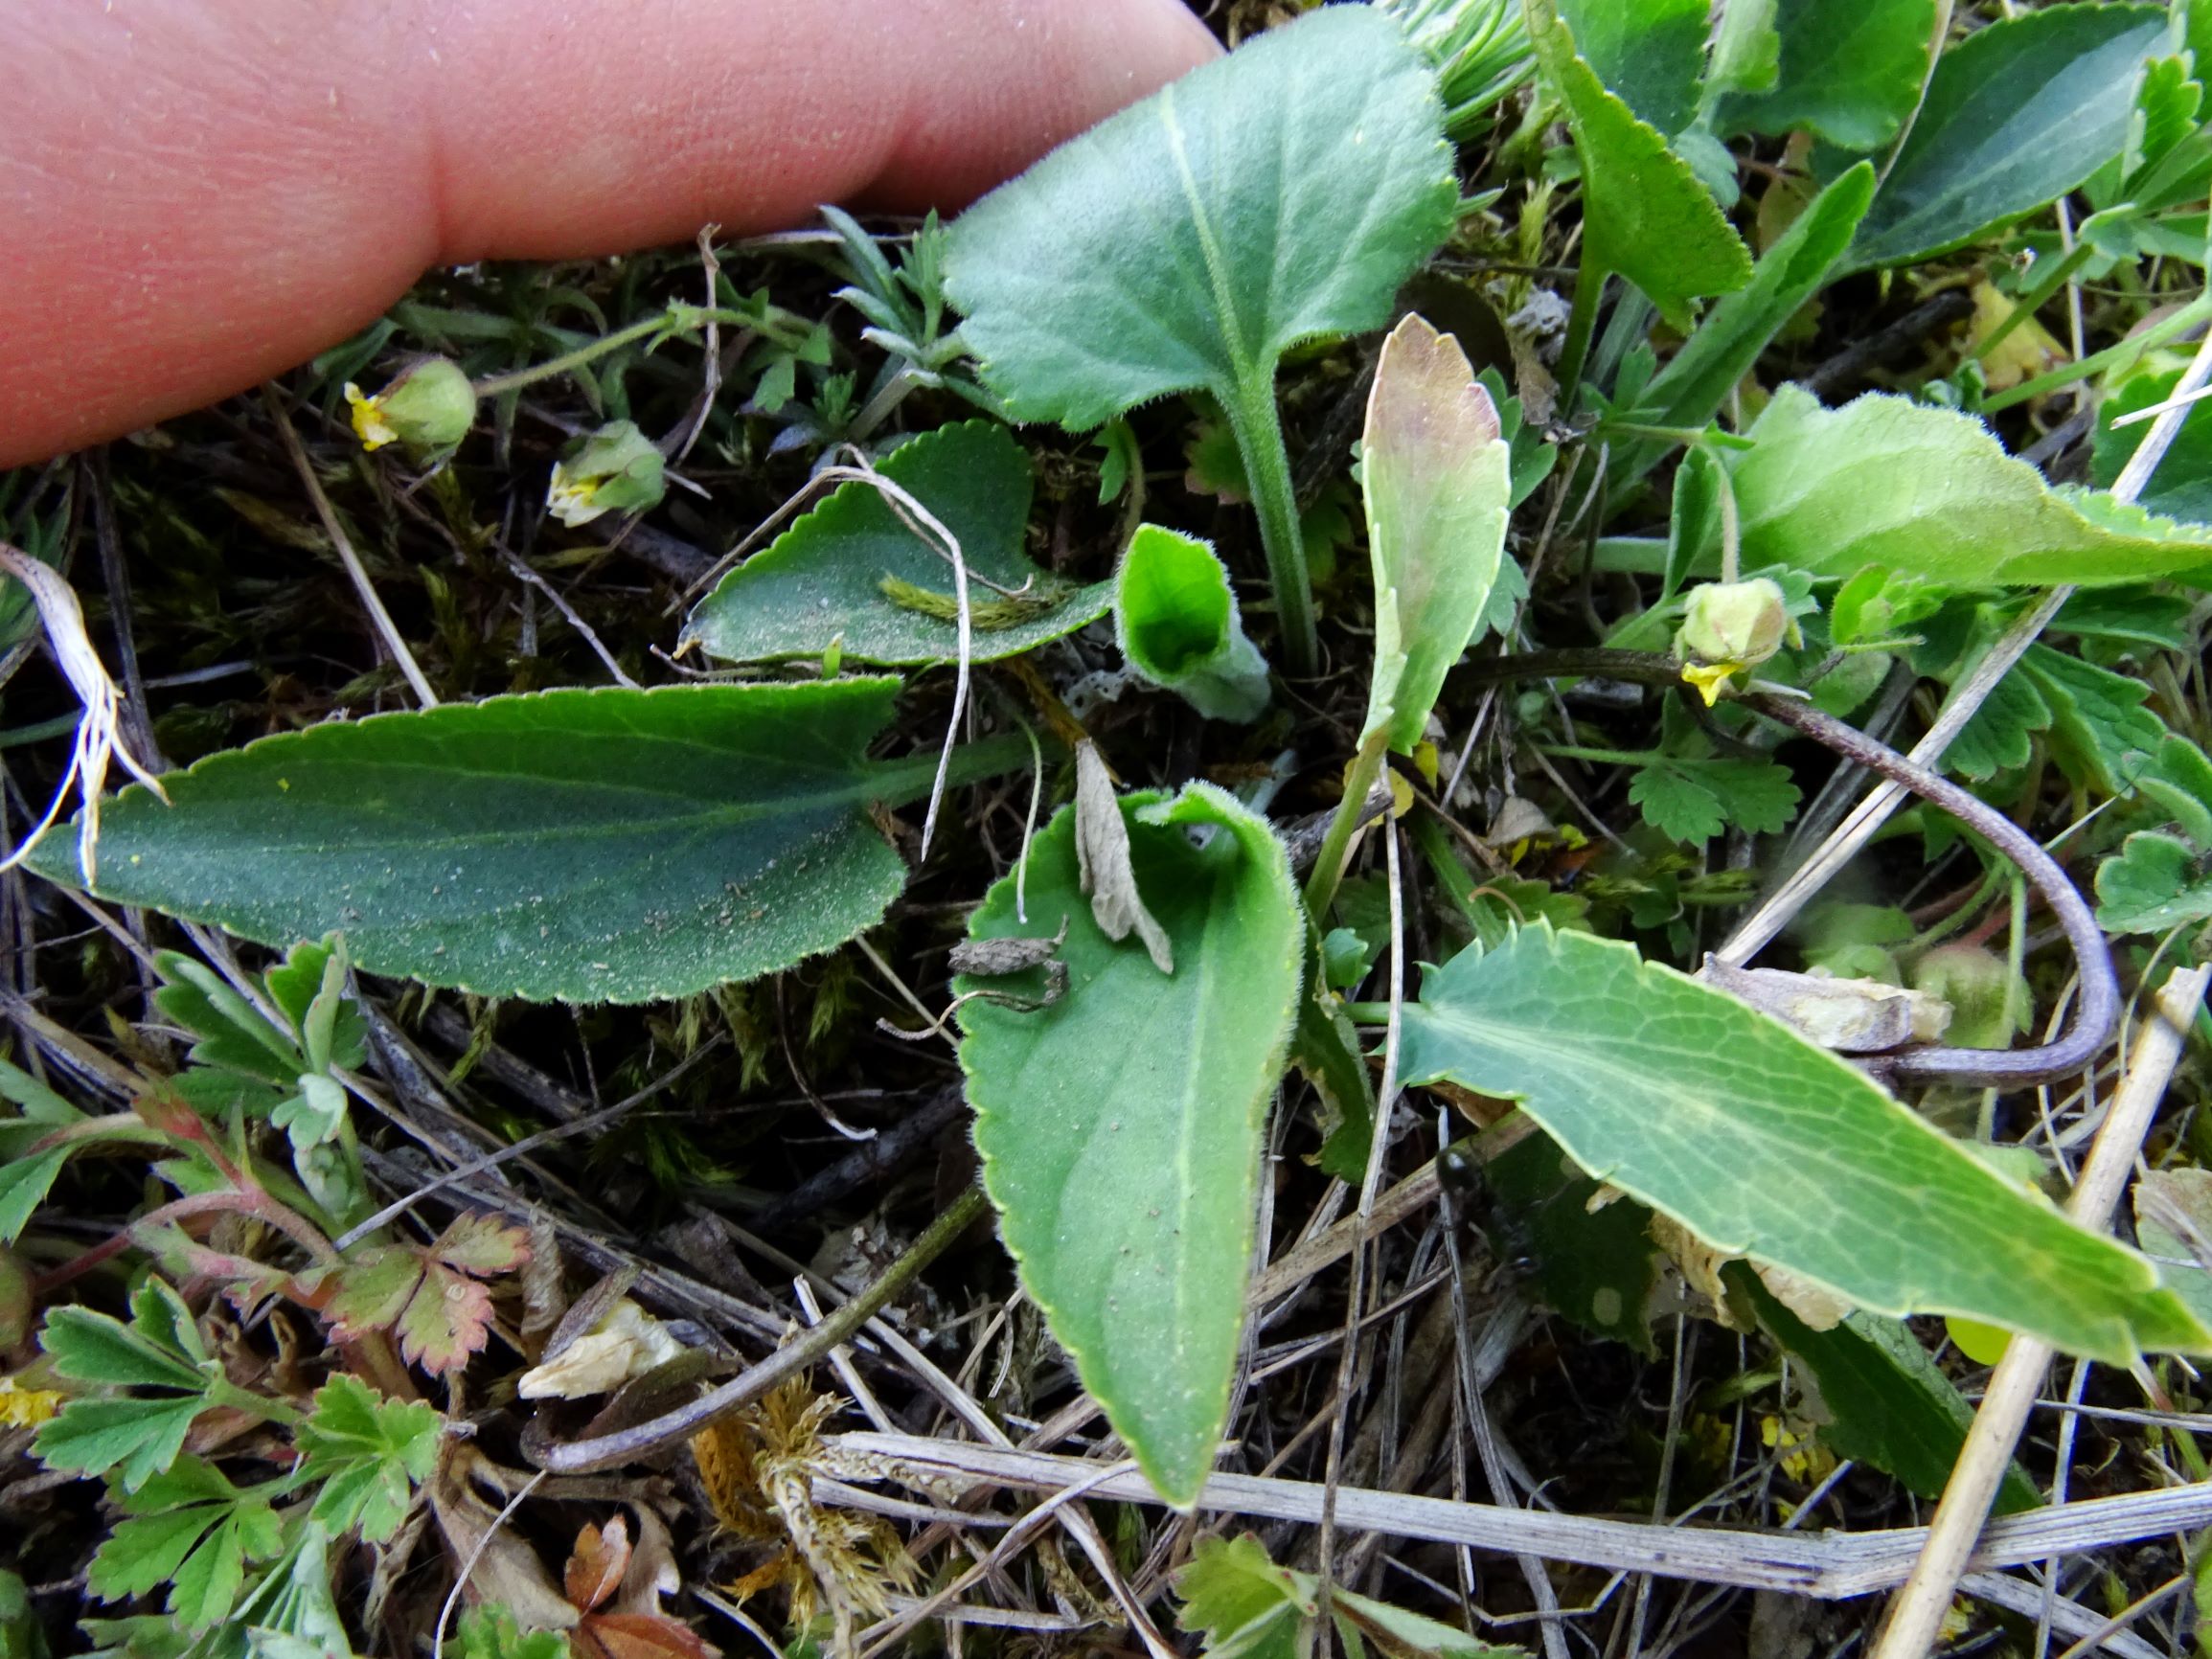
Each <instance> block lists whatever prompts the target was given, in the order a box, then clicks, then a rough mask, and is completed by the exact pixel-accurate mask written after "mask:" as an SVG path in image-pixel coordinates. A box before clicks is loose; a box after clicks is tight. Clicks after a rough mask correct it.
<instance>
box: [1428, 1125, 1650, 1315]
mask: <svg viewBox="0 0 2212 1659" xmlns="http://www.w3.org/2000/svg"><path fill="white" fill-rule="evenodd" d="M1602 1193H1603V1189H1602V1188H1601V1187H1600V1186H1599V1185H1598V1183H1597V1182H1595V1181H1593V1180H1591V1179H1590V1178H1589V1176H1587V1175H1585V1174H1584V1173H1583V1171H1582V1170H1581V1169H1580V1168H1578V1167H1577V1166H1576V1164H1575V1163H1574V1161H1573V1160H1572V1159H1571V1158H1568V1157H1567V1156H1566V1155H1565V1154H1563V1153H1562V1152H1561V1150H1560V1149H1559V1147H1558V1145H1557V1143H1555V1142H1554V1141H1553V1140H1552V1138H1551V1137H1550V1136H1549V1135H1544V1134H1535V1135H1530V1136H1529V1137H1528V1138H1527V1139H1525V1140H1523V1141H1522V1142H1521V1143H1520V1145H1518V1146H1516V1147H1509V1148H1506V1150H1505V1151H1503V1152H1501V1153H1500V1154H1499V1155H1498V1156H1496V1157H1495V1158H1493V1159H1492V1160H1491V1161H1490V1162H1489V1163H1488V1164H1487V1165H1484V1166H1482V1167H1481V1182H1480V1185H1479V1190H1478V1191H1477V1192H1476V1193H1472V1194H1471V1195H1470V1200H1469V1208H1470V1210H1471V1212H1472V1216H1473V1219H1474V1221H1475V1223H1476V1225H1478V1226H1479V1227H1480V1228H1481V1229H1482V1231H1483V1235H1484V1237H1485V1238H1486V1239H1488V1241H1489V1243H1490V1248H1491V1252H1492V1254H1493V1255H1494V1256H1495V1257H1496V1258H1497V1259H1498V1260H1499V1261H1502V1262H1504V1263H1506V1264H1507V1266H1508V1267H1509V1268H1511V1269H1513V1270H1514V1271H1516V1272H1521V1273H1526V1274H1527V1275H1528V1276H1529V1280H1530V1283H1532V1284H1534V1285H1535V1287H1536V1290H1537V1294H1538V1295H1539V1297H1540V1298H1541V1300H1542V1301H1543V1304H1544V1306H1545V1307H1549V1308H1551V1309H1552V1310H1553V1311H1554V1312H1556V1313H1558V1314H1560V1315H1561V1316H1562V1318H1565V1319H1570V1320H1572V1321H1573V1322H1574V1323H1575V1324H1577V1325H1579V1326H1581V1327H1582V1328H1583V1329H1585V1330H1587V1331H1590V1332H1592V1333H1594V1334H1596V1335H1598V1336H1606V1337H1610V1338H1611V1339H1612V1340H1613V1341H1615V1342H1625V1343H1627V1344H1628V1345H1629V1346H1630V1348H1632V1349H1634V1350H1635V1351H1636V1352H1638V1353H1641V1354H1644V1355H1645V1356H1646V1357H1651V1356H1653V1355H1655V1354H1656V1353H1657V1352H1658V1346H1657V1344H1655V1343H1654V1342H1653V1340H1652V1292H1653V1288H1654V1287H1655V1286H1656V1284H1657V1283H1658V1278H1659V1247H1658V1245H1657V1244H1656V1243H1655V1242H1653V1239H1652V1235H1651V1221H1652V1213H1651V1212H1650V1211H1649V1210H1647V1209H1645V1208H1644V1207H1643V1206H1642V1205H1641V1204H1638V1203H1634V1202H1632V1201H1630V1200H1629V1199H1626V1198H1619V1197H1616V1198H1614V1199H1613V1200H1612V1201H1611V1202H1609V1203H1601V1202H1599V1199H1600V1197H1601V1195H1602ZM1593 1205H1594V1206H1595V1208H1593V1207H1592V1206H1593Z"/></svg>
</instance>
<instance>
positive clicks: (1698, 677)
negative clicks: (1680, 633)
mask: <svg viewBox="0 0 2212 1659" xmlns="http://www.w3.org/2000/svg"><path fill="white" fill-rule="evenodd" d="M1745 666H1746V665H1745V664H1743V663H1684V664H1683V665H1682V678H1684V679H1685V680H1688V681H1689V682H1690V684H1692V685H1693V686H1696V687H1697V688H1698V694H1699V696H1701V697H1703V698H1704V699H1705V707H1707V708H1708V709H1709V708H1711V707H1712V706H1713V705H1714V704H1715V703H1717V702H1719V701H1720V700H1721V688H1722V687H1723V686H1725V685H1726V684H1727V683H1728V678H1729V676H1730V675H1731V674H1734V673H1736V672H1738V671H1739V670H1742V669H1744V668H1745Z"/></svg>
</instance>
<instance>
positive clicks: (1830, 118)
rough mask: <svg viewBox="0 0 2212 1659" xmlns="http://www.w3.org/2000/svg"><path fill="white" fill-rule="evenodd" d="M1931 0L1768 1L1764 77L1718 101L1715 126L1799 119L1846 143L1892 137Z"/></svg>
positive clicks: (1919, 67)
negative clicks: (1771, 54) (1773, 43)
mask: <svg viewBox="0 0 2212 1659" xmlns="http://www.w3.org/2000/svg"><path fill="white" fill-rule="evenodd" d="M1935 4H1936V0H1778V4H1777V5H1776V7H1775V10H1774V27H1775V32H1776V33H1777V34H1779V35H1780V36H1781V54H1780V61H1779V63H1778V66H1777V70H1776V74H1775V79H1774V84H1773V86H1772V87H1771V88H1769V89H1768V90H1767V91H1765V92H1756V93H1736V94H1731V95H1730V96H1729V97H1727V98H1724V99H1723V100H1722V102H1721V105H1720V108H1719V111H1718V118H1717V121H1716V125H1718V127H1719V128H1720V130H1722V131H1723V132H1763V133H1767V134H1768V135H1770V136H1773V137H1781V136H1782V135H1783V134H1785V133H1788V132H1790V131H1792V130H1794V129H1795V128H1797V127H1801V126H1802V127H1806V128H1809V129H1810V130H1812V131H1813V132H1815V133H1817V134H1819V135H1820V136H1821V137H1822V138H1825V139H1827V140H1828V141H1829V142H1830V143H1831V144H1835V145H1840V146H1841V147H1842V148H1845V149H1849V150H1867V149H1874V148H1877V147H1879V146H1881V145H1884V144H1887V143H1888V142H1889V141H1890V140H1891V139H1892V138H1894V137H1895V136H1896V135H1897V128H1898V124H1899V123H1900V122H1902V121H1904V118H1905V117H1906V116H1907V115H1910V114H1911V113H1912V106H1913V105H1914V104H1916V103H1918V102H1920V84H1921V81H1922V80H1924V79H1925V78H1926V76H1927V42H1928V36H1929V34H1931V33H1933V31H1934V29H1935Z"/></svg>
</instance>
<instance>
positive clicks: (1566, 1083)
mask: <svg viewBox="0 0 2212 1659" xmlns="http://www.w3.org/2000/svg"><path fill="white" fill-rule="evenodd" d="M1403 1045H1404V1046H1403V1049H1402V1056H1401V1064H1402V1069H1403V1074H1404V1076H1405V1079H1406V1080H1407V1081H1408V1082H1428V1081H1434V1080H1436V1079H1449V1080H1451V1081H1453V1082H1455V1083H1458V1084H1460V1085H1461V1086H1462V1087H1465V1088H1471V1089H1474V1090H1477V1091H1479V1092H1481V1093H1483V1094H1489V1095H1497V1096H1501V1097H1504V1098H1508V1099H1513V1100H1517V1101H1518V1102H1520V1103H1521V1109H1522V1110H1523V1111H1526V1112H1527V1113H1528V1114H1529V1115H1530V1116H1531V1117H1533V1118H1535V1119H1536V1121H1537V1122H1538V1123H1539V1125H1542V1127H1543V1128H1544V1130H1545V1131H1546V1132H1547V1133H1549V1134H1550V1135H1551V1136H1552V1138H1553V1139H1554V1140H1556V1141H1558V1142H1559V1144H1560V1145H1561V1146H1562V1148H1565V1149H1566V1151H1567V1152H1568V1153H1569V1154H1570V1155H1572V1156H1573V1158H1574V1159H1575V1161H1576V1162H1577V1163H1579V1164H1581V1165H1582V1166H1583V1168H1584V1169H1585V1170H1588V1171H1589V1172H1590V1173H1591V1174H1592V1175H1594V1176H1596V1177H1598V1178H1599V1179H1600V1180H1605V1181H1609V1182H1611V1183H1612V1184H1613V1185H1614V1186H1616V1187H1619V1188H1620V1189H1622V1190H1623V1191H1624V1192H1626V1193H1629V1194H1630V1196H1632V1197H1635V1198H1638V1199H1640V1200H1642V1201H1643V1202H1644V1203H1647V1204H1649V1205H1651V1206H1652V1207H1653V1209H1654V1210H1658V1211H1660V1212H1662V1213H1663V1214H1665V1215H1667V1216H1672V1217H1673V1218H1674V1219H1676V1221H1678V1222H1680V1223H1681V1224H1682V1225H1683V1226H1684V1227H1687V1228H1688V1229H1690V1231H1692V1232H1693V1233H1695V1234H1697V1235H1698V1237H1699V1238H1700V1239H1703V1240H1704V1241H1705V1242H1706V1243H1707V1244H1709V1245H1711V1246H1713V1247H1714V1248H1716V1249H1719V1250H1722V1251H1725V1252H1727V1253H1730V1254H1734V1255H1744V1256H1749V1257H1751V1258H1752V1259H1753V1260H1755V1261H1762V1262H1766V1263H1769V1264H1771V1265H1774V1266H1778V1267H1783V1268H1787V1269H1788V1270H1789V1271H1790V1272H1791V1273H1795V1274H1798V1275H1800V1276H1802V1277H1804V1278H1806V1279H1810V1280H1812V1281H1813V1282H1815V1283H1816V1284H1820V1285H1823V1286H1825V1287H1827V1288H1829V1289H1831V1290H1833V1291H1835V1292H1836V1294H1838V1295H1841V1296H1843V1297H1846V1298H1848V1299H1849V1300H1851V1301H1853V1302H1855V1303H1857V1304H1858V1305H1859V1306H1860V1307H1866V1308H1869V1309H1871V1310H1873V1311H1876V1312H1881V1313H1891V1314H1904V1313H1913V1312H1938V1313H1954V1314H1961V1315H1964V1316H1965V1317H1967V1318H1970V1319H1976V1320H1980V1321H1982V1322H1984V1323H1986V1324H1991V1325H1997V1326H2002V1327H2004V1328H2006V1329H2013V1330H2020V1331H2025V1332H2028V1333H2029V1334H2032V1335H2035V1336H2040V1337H2041V1338H2042V1339H2044V1340H2045V1341H2047V1342H2050V1343H2052V1344H2053V1345H2054V1346H2057V1347H2059V1348H2063V1349H2065V1350H2067V1351H2068V1352H2075V1353H2085V1354H2088V1355H2090V1356H2092V1357H2095V1358H2099V1359H2104V1360H2106V1361H2108V1362H2109V1363H2113V1364H2127V1363H2130V1362H2132V1360H2133V1359H2134V1358H2135V1357H2136V1355H2137V1354H2138V1353H2139V1352H2142V1351H2144V1350H2177V1351H2185V1352H2205V1351H2207V1350H2212V1330H2207V1329H2204V1328H2203V1327H2202V1326H2201V1325H2200V1324H2199V1323H2198V1322H2197V1320H2196V1318H2195V1316H2194V1315H2192V1314H2191V1313H2190V1312H2189V1311H2188V1309H2187V1308H2186V1307H2183V1306H2182V1305H2181V1304H2180V1303H2179V1302H2178V1300H2177V1299H2176V1298H2175V1297H2174V1295H2173V1293H2172V1292H2171V1291H2168V1290H2164V1289H2161V1288H2159V1284H2158V1275H2157V1270H2156V1269H2155V1267H2154V1266H2153V1265H2152V1264H2151V1263H2150V1262H2149V1261H2145V1260H2144V1259H2143V1258H2142V1257H2141V1256H2139V1255H2137V1254H2136V1253H2135V1252H2133V1251H2132V1250H2130V1249H2128V1248H2127V1247H2126V1246H2125V1245H2122V1244H2120V1243H2118V1242H2116V1241H2115V1240H2113V1239H2109V1238H2105V1237H2101V1236H2099V1235H2097V1234H2093V1233H2090V1232H2088V1231H2087V1230H2086V1229H2083V1228H2081V1227H2077V1226H2075V1225H2074V1224H2073V1223H2072V1222H2071V1221H2068V1220H2067V1219H2066V1218H2065V1217H2064V1216H2061V1215H2060V1214H2059V1213H2058V1211H2056V1210H2055V1209H2053V1208H2052V1207H2051V1206H2050V1205H2049V1203H2047V1202H2046V1201H2045V1200H2043V1199H2042V1198H2041V1196H2040V1195H2038V1194H2036V1193H2032V1192H2030V1191H2029V1190H2027V1189H2026V1188H2023V1187H2020V1186H2017V1185H2015V1184H2014V1183H2013V1182H2012V1181H2011V1180H2009V1179H2007V1178H2006V1177H2005V1176H2004V1175H2002V1174H1999V1173H1998V1172H1996V1171H1995V1170H1993V1169H1991V1168H1990V1166H1989V1165H1988V1164H1986V1163H1985V1162H1983V1161H1982V1160H1981V1159H1979V1158H1976V1157H1975V1156H1974V1155H1973V1153H1972V1152H1970V1151H1968V1150H1967V1149H1966V1148H1964V1147H1962V1146H1960V1145H1958V1144H1957V1143H1956V1142H1954V1141H1952V1140H1951V1139H1950V1138H1949V1137H1948V1136H1946V1135H1945V1134H1944V1133H1943V1132H1942V1131H1941V1130H1939V1129H1937V1128H1935V1127H1934V1126H1933V1125H1930V1124H1929V1123H1928V1122H1927V1120H1926V1119H1924V1118H1922V1117H1920V1116H1919V1115H1918V1114H1917V1113H1915V1112H1913V1111H1911V1110H1910V1109H1908V1108H1907V1107H1905V1106H1904V1105H1902V1104H1900V1103H1899V1102H1896V1101H1894V1100H1892V1099H1891V1098H1890V1097H1889V1096H1887V1095H1886V1094H1884V1093H1883V1092H1882V1091H1881V1089H1880V1088H1878V1087H1876V1086H1875V1084H1874V1083H1873V1082H1872V1081H1871V1080H1869V1079H1867V1077H1866V1076H1865V1075H1864V1074H1863V1073H1861V1072H1859V1071H1857V1070H1855V1069H1853V1068H1852V1067H1851V1066H1849V1065H1847V1064H1845V1063H1844V1062H1843V1061H1842V1060H1840V1059H1838V1058H1837V1057H1836V1056H1834V1055H1832V1054H1830V1053H1828V1052H1827V1051H1826V1050H1824V1049H1819V1048H1815V1047H1814V1046H1813V1045H1812V1044H1811V1043H1809V1042H1807V1041H1806V1040H1805V1039H1804V1038H1802V1037H1800V1036H1798V1035H1797V1034H1795V1033H1793V1032H1791V1031H1790V1030H1789V1029H1788V1028H1787V1027H1785V1026H1783V1025H1782V1024H1780V1023H1779V1022H1778V1021H1775V1020H1772V1019H1770V1018H1768V1017H1767V1016H1766V1015H1764V1014H1761V1013H1758V1012H1756V1011H1753V1010H1752V1009H1750V1008H1749V1007H1747V1006H1745V1004H1742V1003H1739V1002H1737V1001H1735V999H1733V998H1732V997H1729V996H1727V995H1725V994H1724V993H1722V992H1721V991H1719V990H1716V989H1711V988H1710V987H1707V986H1704V985H1701V984H1699V982H1697V981H1695V980H1692V979H1690V978H1688V977H1687V976H1686V975H1683V974H1680V973H1677V972H1676V971H1675V970H1674V969H1672V968H1669V967H1665V966H1658V965H1656V964H1647V963H1644V962H1642V961H1640V960H1639V959H1638V957H1637V955H1636V952H1635V950H1634V949H1633V948H1632V947H1631V946H1630V945H1628V944H1625V943H1619V942H1617V941H1609V940H1599V939H1594V938H1589V937H1586V936H1584V935H1581V934H1572V933H1556V932H1554V931H1552V930H1551V929H1550V928H1549V927H1545V926H1539V927H1533V928H1525V929H1522V930H1520V931H1519V932H1517V933H1516V934H1515V935H1514V936H1513V938H1512V939H1510V940H1509V941H1508V942H1507V943H1505V944H1504V945H1503V946H1502V947H1501V948H1499V949H1496V950H1494V951H1491V952H1489V953H1488V954H1486V955H1481V956H1477V955H1476V954H1475V953H1474V952H1472V951H1463V952H1462V953H1461V954H1460V955H1459V956H1457V957H1455V958H1453V959H1452V961H1451V962H1450V963H1448V964H1447V965H1446V966H1445V967H1444V968H1443V969H1441V970H1440V971H1438V972H1437V973H1435V974H1432V975H1431V976H1430V977H1429V979H1428V981H1427V982H1426V983H1425V985H1424V987H1423V991H1422V999H1421V1001H1420V1003H1419V1004H1417V1005H1415V1006H1414V1007H1411V1008H1408V1009H1407V1010H1406V1011H1405V1016H1404V1032H1403Z"/></svg>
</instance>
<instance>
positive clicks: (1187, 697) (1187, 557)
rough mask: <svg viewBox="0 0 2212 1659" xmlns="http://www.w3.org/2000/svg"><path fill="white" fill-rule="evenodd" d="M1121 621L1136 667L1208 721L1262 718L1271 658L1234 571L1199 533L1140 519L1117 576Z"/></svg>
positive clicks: (1124, 647) (1116, 614)
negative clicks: (1258, 641) (1240, 605)
mask: <svg viewBox="0 0 2212 1659" xmlns="http://www.w3.org/2000/svg"><path fill="white" fill-rule="evenodd" d="M1114 628H1115V631H1116V632H1117V633H1118V634H1119V635H1120V637H1121V646H1122V654H1123V655H1124V656H1126V657H1128V658H1129V666H1130V667H1131V668H1133V669H1135V670H1137V672H1138V673H1140V674H1142V675H1144V677H1145V678H1146V679H1148V680H1150V681H1152V684H1153V685H1155V686H1164V687H1166V688H1167V689H1168V690H1169V691H1172V692H1174V693H1176V694H1177V695H1179V696H1180V697H1181V698H1182V699H1183V700H1184V701H1185V702H1187V703H1189V704H1190V705H1191V707H1192V708H1194V709H1196V710H1197V711H1198V713H1199V714H1201V715H1203V716H1206V718H1208V719H1209V720H1256V719H1258V718H1259V717H1260V715H1261V712H1262V711H1263V710H1264V709H1266V706H1267V665H1266V661H1265V660H1263V659H1262V657H1261V655H1260V648H1259V647H1257V646H1255V645H1254V644H1253V643H1252V642H1251V641H1250V640H1249V639H1248V638H1246V637H1245V634H1244V624H1243V619H1242V618H1241V617H1240V616H1239V615H1238V612H1237V596H1236V594H1235V593H1234V592H1233V591H1231V589H1230V587H1229V573H1228V572H1227V571H1226V570H1223V569H1222V568H1221V561H1220V558H1218V557H1215V554H1214V550H1213V549H1212V548H1211V547H1208V546H1207V545H1206V544H1205V543H1204V542H1202V541H1200V540H1198V539H1197V537H1196V536H1190V535H1181V534H1177V533H1176V532H1174V531H1172V530H1163V529H1161V528H1160V526H1158V525H1156V524H1140V525H1139V526H1137V532H1136V534H1134V535H1132V536H1130V537H1129V551H1128V552H1126V553H1125V554H1123V555H1122V567H1121V571H1120V574H1119V575H1118V576H1117V577H1116V579H1115V588H1114Z"/></svg>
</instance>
